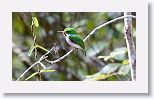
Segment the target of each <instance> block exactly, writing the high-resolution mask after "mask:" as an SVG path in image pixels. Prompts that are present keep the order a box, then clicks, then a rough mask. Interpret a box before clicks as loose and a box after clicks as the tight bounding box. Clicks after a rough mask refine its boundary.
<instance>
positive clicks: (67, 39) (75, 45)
mask: <svg viewBox="0 0 154 99" xmlns="http://www.w3.org/2000/svg"><path fill="white" fill-rule="evenodd" d="M66 41H67V43H68V44H69V45H71V46H73V47H75V48H79V49H81V47H80V46H79V45H77V44H75V43H73V42H71V40H70V39H69V38H68V37H67V36H66Z"/></svg>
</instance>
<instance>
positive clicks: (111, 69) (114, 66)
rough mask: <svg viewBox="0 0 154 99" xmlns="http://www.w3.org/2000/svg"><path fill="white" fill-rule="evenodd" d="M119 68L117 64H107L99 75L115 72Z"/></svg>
mask: <svg viewBox="0 0 154 99" xmlns="http://www.w3.org/2000/svg"><path fill="white" fill-rule="evenodd" d="M120 66H121V64H119V63H112V64H107V65H106V66H105V67H104V68H103V69H102V70H101V73H104V74H110V73H112V72H114V71H116V70H117V69H118V68H119V67H120Z"/></svg>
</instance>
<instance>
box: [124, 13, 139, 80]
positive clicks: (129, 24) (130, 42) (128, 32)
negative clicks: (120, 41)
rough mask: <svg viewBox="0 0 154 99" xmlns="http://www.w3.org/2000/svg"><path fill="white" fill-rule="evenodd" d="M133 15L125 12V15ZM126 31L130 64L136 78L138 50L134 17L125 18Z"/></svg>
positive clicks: (132, 73)
mask: <svg viewBox="0 0 154 99" xmlns="http://www.w3.org/2000/svg"><path fill="white" fill-rule="evenodd" d="M127 15H131V12H124V16H127ZM124 33H125V39H126V44H127V49H128V58H129V65H130V69H131V80H132V81H134V80H136V50H135V44H134V41H133V33H132V18H130V17H126V18H124Z"/></svg>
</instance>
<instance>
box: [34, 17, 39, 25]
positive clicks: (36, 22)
mask: <svg viewBox="0 0 154 99" xmlns="http://www.w3.org/2000/svg"><path fill="white" fill-rule="evenodd" d="M34 25H35V26H36V27H39V22H38V20H37V18H36V17H34Z"/></svg>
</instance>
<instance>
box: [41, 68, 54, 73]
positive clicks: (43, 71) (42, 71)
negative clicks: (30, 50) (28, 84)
mask: <svg viewBox="0 0 154 99" xmlns="http://www.w3.org/2000/svg"><path fill="white" fill-rule="evenodd" d="M54 71H55V70H49V69H48V70H41V71H40V72H41V73H45V72H46V73H47V72H54Z"/></svg>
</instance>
